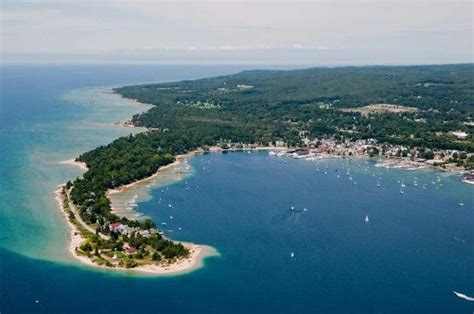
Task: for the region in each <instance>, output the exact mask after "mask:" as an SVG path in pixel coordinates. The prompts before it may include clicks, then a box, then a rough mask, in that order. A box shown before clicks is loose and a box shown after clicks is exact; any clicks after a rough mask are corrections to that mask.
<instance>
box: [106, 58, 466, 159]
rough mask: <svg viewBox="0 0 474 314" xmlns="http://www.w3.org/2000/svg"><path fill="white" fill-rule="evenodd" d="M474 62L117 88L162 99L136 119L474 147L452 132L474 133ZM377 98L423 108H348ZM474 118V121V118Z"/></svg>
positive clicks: (250, 135)
mask: <svg viewBox="0 0 474 314" xmlns="http://www.w3.org/2000/svg"><path fill="white" fill-rule="evenodd" d="M473 71H474V65H472V64H468V65H441V66H410V67H391V66H390V67H385V66H378V67H340V68H311V69H306V70H292V71H268V70H266V71H244V72H241V73H238V74H235V75H228V76H221V77H215V78H208V79H200V80H194V81H182V82H176V83H164V84H147V85H138V86H128V87H123V88H117V89H116V90H115V91H116V92H118V93H119V94H121V95H123V96H124V97H127V98H133V99H138V100H139V101H141V102H144V103H151V104H153V105H155V107H154V108H152V109H151V110H150V111H148V112H146V113H144V114H140V115H137V116H135V117H134V118H133V123H134V124H137V125H142V126H146V127H151V128H159V129H172V128H177V127H188V126H190V125H198V124H200V125H202V126H203V127H205V126H206V125H223V126H228V127H229V128H236V129H246V130H247V132H244V133H245V134H241V136H243V137H244V138H243V139H242V141H246V139H247V140H248V139H252V140H254V141H261V142H265V143H267V142H269V141H272V140H275V139H284V140H286V141H287V142H289V143H290V144H293V145H297V144H298V141H299V136H298V135H297V134H298V133H299V132H300V131H304V132H307V133H308V135H309V136H310V137H320V136H332V135H342V136H346V137H350V138H353V139H357V138H375V139H377V140H379V141H382V142H389V143H396V144H406V145H408V146H413V145H416V146H425V147H429V148H444V149H449V148H452V149H460V150H466V151H473V150H474V146H473V143H472V140H471V141H464V142H460V141H458V140H456V139H455V138H454V137H453V136H452V135H451V134H450V133H449V131H455V130H462V131H465V132H467V133H469V134H470V135H471V137H470V138H471V139H472V132H473V126H472V121H471V118H472V114H473V113H474V76H473V73H474V72H473ZM370 104H393V105H399V106H408V107H414V108H417V109H418V110H417V111H415V112H405V113H379V114H372V115H361V114H360V113H357V112H344V111H342V110H340V109H344V108H357V107H363V106H366V105H370ZM469 123H471V124H469Z"/></svg>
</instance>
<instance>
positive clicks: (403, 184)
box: [400, 180, 406, 188]
mask: <svg viewBox="0 0 474 314" xmlns="http://www.w3.org/2000/svg"><path fill="white" fill-rule="evenodd" d="M400 186H401V187H402V188H404V187H406V185H405V183H404V182H403V180H402V184H400Z"/></svg>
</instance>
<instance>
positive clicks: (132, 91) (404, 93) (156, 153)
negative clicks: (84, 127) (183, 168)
mask: <svg viewBox="0 0 474 314" xmlns="http://www.w3.org/2000/svg"><path fill="white" fill-rule="evenodd" d="M473 70H474V65H472V64H466V65H441V66H409V67H391V66H390V67H388V66H387V67H385V66H383V67H382V66H381V67H341V68H311V69H306V70H292V71H268V70H267V71H244V72H241V73H238V74H235V75H228V76H221V77H215V78H208V79H199V80H193V81H181V82H174V83H161V84H146V85H137V86H128V87H121V88H116V89H114V92H116V93H118V94H120V95H122V96H123V97H126V98H130V99H135V100H137V101H139V102H143V103H150V104H152V105H153V107H152V108H151V109H150V110H149V111H147V112H145V113H141V114H138V115H135V116H134V117H133V118H132V119H131V120H130V121H128V122H127V123H126V125H127V126H128V127H133V126H140V127H146V128H147V129H148V131H147V132H144V133H140V134H137V135H130V136H126V137H122V138H119V139H117V140H115V141H113V142H112V143H110V144H108V145H105V146H101V147H98V148H96V149H94V150H92V151H89V152H86V153H84V154H82V155H80V156H79V157H78V158H77V159H76V160H75V162H80V163H82V164H81V165H83V167H84V166H87V171H86V172H85V173H84V175H83V177H82V178H78V179H76V180H74V181H69V182H67V184H65V185H64V186H63V187H61V188H60V190H59V191H58V199H59V200H60V201H61V203H62V205H63V209H64V212H65V213H66V216H67V218H68V220H69V222H70V223H71V224H72V225H73V227H74V228H75V229H73V230H75V232H76V233H77V234H79V235H80V237H81V241H80V242H81V244H80V245H78V246H76V247H75V248H74V250H73V251H74V254H76V255H78V256H81V257H83V258H85V259H87V261H89V262H91V263H94V264H96V265H102V266H104V267H113V268H129V269H130V268H136V269H147V270H150V269H155V270H156V269H159V271H157V272H166V269H168V270H169V269H172V270H173V271H176V269H177V270H178V271H180V270H183V269H186V268H187V267H192V265H194V264H196V263H197V261H198V260H199V257H198V256H201V255H202V246H193V245H187V244H182V243H178V242H175V241H172V240H170V239H166V238H165V237H164V236H163V234H162V232H161V231H160V230H158V228H157V227H156V224H155V222H153V221H151V220H148V219H147V220H143V221H137V220H131V219H127V218H125V217H118V216H117V215H116V214H114V213H113V211H112V210H111V206H110V200H109V199H108V197H107V195H108V192H109V191H110V190H113V189H120V187H122V186H125V185H128V184H133V183H134V182H136V181H138V180H142V179H144V178H147V177H150V176H152V175H155V174H156V173H157V172H158V171H159V170H160V169H162V168H163V167H165V166H169V165H172V164H173V163H174V162H176V160H179V159H180V158H181V157H179V156H182V155H184V154H187V153H190V152H195V151H198V150H200V151H209V150H213V149H216V147H217V149H222V150H228V149H234V150H239V149H248V148H250V149H254V148H259V147H267V148H268V147H270V148H285V149H291V151H290V154H292V156H295V157H298V156H306V157H308V156H313V157H315V158H319V157H324V156H340V157H352V156H357V155H367V156H370V157H379V158H382V157H383V158H384V161H387V160H391V161H393V160H401V161H403V162H409V163H410V165H412V166H413V167H414V166H416V165H422V166H426V165H433V166H439V167H442V168H443V167H444V168H447V169H453V170H462V171H466V172H469V171H472V170H473V169H474V154H473V153H474V142H473V134H474V133H473V130H474V129H473V127H474V122H473V119H472V115H473V113H474V94H473V93H472V91H473V90H474V81H473V78H472V71H473ZM200 248H201V249H200ZM173 265H174V266H173ZM176 265H181V266H176ZM190 265H191V266H190Z"/></svg>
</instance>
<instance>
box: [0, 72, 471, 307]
mask: <svg viewBox="0 0 474 314" xmlns="http://www.w3.org/2000/svg"><path fill="white" fill-rule="evenodd" d="M238 69H239V68H238V67H226V68H221V67H196V68H190V67H140V66H137V67H135V66H134V67H128V66H127V67H125V66H122V67H8V68H2V69H1V71H2V72H1V80H2V81H1V104H0V105H1V106H0V118H1V125H0V128H1V131H2V132H1V133H0V144H1V146H0V149H1V151H0V153H1V155H0V312H1V313H122V312H123V313H136V312H142V313H159V312H163V313H169V312H181V313H196V312H205V313H209V312H213V313H230V312H234V313H243V312H245V313H246V312H258V313H263V312H265V313H276V312H278V313H471V312H472V311H473V310H474V303H473V302H468V301H466V300H463V299H460V298H458V297H456V296H455V295H454V294H453V291H458V292H462V293H465V294H467V295H470V296H473V295H474V199H473V193H472V191H473V190H472V186H468V185H465V184H462V183H460V182H459V176H457V175H449V174H445V173H440V172H434V171H429V170H427V171H417V172H408V171H403V170H394V169H383V168H376V167H374V162H373V161H365V160H357V161H356V160H354V161H349V160H328V161H318V162H309V161H303V160H294V159H288V158H280V157H278V158H277V157H269V156H268V154H267V153H264V152H262V153H252V154H247V153H229V154H209V155H203V156H197V157H194V158H192V159H191V160H190V164H191V165H192V167H193V170H194V171H193V172H194V174H193V175H192V176H191V177H188V178H185V179H183V180H181V181H179V182H177V183H174V184H172V185H168V186H165V187H163V186H161V187H156V188H155V189H153V190H152V192H151V194H152V198H151V199H149V200H147V201H145V202H143V203H140V204H139V208H140V211H142V212H144V213H145V214H146V215H148V216H150V217H152V218H154V219H155V220H156V221H157V222H158V223H160V222H167V223H168V227H167V228H169V229H172V230H173V231H172V232H169V233H168V234H169V235H170V236H171V237H172V238H175V239H179V240H185V241H192V242H196V243H202V244H208V245H211V246H213V247H215V248H216V249H218V250H219V252H220V254H221V256H219V257H211V258H209V259H207V260H206V262H205V267H203V268H201V269H199V270H197V271H195V272H193V273H190V274H186V275H181V276H176V277H160V278H156V277H149V276H137V275H127V274H123V273H116V272H104V271H99V270H92V269H89V268H87V267H84V266H81V265H78V264H77V263H76V262H74V260H72V259H71V258H70V257H68V256H67V253H66V252H65V249H64V246H65V244H66V243H67V238H66V234H67V233H66V232H67V230H66V228H65V226H64V223H63V221H62V217H61V216H60V214H59V212H58V210H57V209H56V207H55V203H54V200H53V199H52V195H51V192H52V191H53V190H54V187H55V186H56V185H57V184H59V183H62V182H64V181H65V180H67V179H70V178H71V177H74V176H77V175H80V172H79V171H78V170H77V169H70V167H67V166H62V165H61V166H58V164H57V162H59V161H61V160H65V159H69V158H72V157H74V156H75V155H77V154H79V153H80V152H82V151H85V150H88V149H91V148H93V147H95V146H97V145H100V144H104V143H107V142H109V141H111V140H112V139H113V138H115V137H117V136H120V135H125V134H127V132H129V131H128V130H123V129H120V128H118V127H115V126H112V124H111V123H113V122H115V121H118V120H120V119H123V118H126V117H128V116H130V115H131V114H133V113H134V112H137V107H133V105H130V104H127V103H126V102H121V101H120V100H117V99H110V98H108V97H109V96H104V94H103V93H102V90H104V89H105V88H103V86H117V85H121V84H128V83H136V82H145V81H155V80H156V81H158V80H173V79H182V78H192V77H200V76H206V75H214V74H223V73H230V72H234V71H237V70H238ZM97 86H100V87H97ZM140 110H142V109H140ZM140 110H138V111H140ZM347 169H350V174H349V175H347V174H346V171H347ZM325 172H326V174H325ZM337 175H339V177H337ZM349 176H350V177H352V178H353V180H352V181H351V180H349ZM415 177H417V179H416V180H417V182H418V185H417V186H415V185H414V184H413V183H414V181H415ZM438 177H439V180H440V181H438ZM377 178H381V184H382V187H381V188H377V187H376V183H377ZM402 179H403V180H404V182H405V184H406V185H407V187H406V189H405V191H406V193H405V194H404V195H401V194H400V193H399V183H398V181H400V180H402ZM354 181H356V182H357V184H356V185H355V184H354V183H353V182H354ZM433 182H434V183H433ZM186 185H187V186H189V189H185V186H186ZM160 198H161V199H162V201H161V202H160V201H159V199H160ZM460 202H463V203H464V204H465V205H464V206H460V205H459V203H460ZM168 204H172V205H173V208H170V207H168V206H167V205H168ZM292 206H293V207H294V210H293V211H292V210H291V207H292ZM305 208H306V211H305V210H304V209H305ZM170 215H172V216H173V217H174V219H172V220H171V219H169V216H170ZM366 215H368V216H369V217H370V222H369V223H365V222H364V218H365V216H366ZM178 227H180V228H182V230H179V229H178ZM291 252H294V254H295V256H294V258H291V256H290V254H291ZM35 300H38V301H39V303H36V302H35Z"/></svg>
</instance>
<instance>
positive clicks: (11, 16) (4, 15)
mask: <svg viewBox="0 0 474 314" xmlns="http://www.w3.org/2000/svg"><path fill="white" fill-rule="evenodd" d="M58 14H59V11H58V10H0V19H1V22H2V23H3V22H27V21H38V20H45V19H49V18H53V17H55V16H58Z"/></svg>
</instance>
